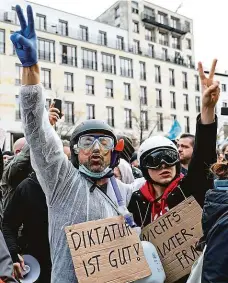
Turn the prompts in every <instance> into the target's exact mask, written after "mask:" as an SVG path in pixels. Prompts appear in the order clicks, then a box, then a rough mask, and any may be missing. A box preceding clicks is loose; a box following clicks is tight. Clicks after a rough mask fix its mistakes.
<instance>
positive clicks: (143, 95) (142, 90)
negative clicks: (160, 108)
mask: <svg viewBox="0 0 228 283" xmlns="http://www.w3.org/2000/svg"><path fill="white" fill-rule="evenodd" d="M140 101H141V104H142V105H147V88H146V86H140Z"/></svg>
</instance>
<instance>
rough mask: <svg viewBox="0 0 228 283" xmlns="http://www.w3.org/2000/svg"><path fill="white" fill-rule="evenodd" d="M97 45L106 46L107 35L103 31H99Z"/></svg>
mask: <svg viewBox="0 0 228 283" xmlns="http://www.w3.org/2000/svg"><path fill="white" fill-rule="evenodd" d="M99 44H101V45H105V46H106V45H107V33H106V32H105V31H101V30H100V31H99Z"/></svg>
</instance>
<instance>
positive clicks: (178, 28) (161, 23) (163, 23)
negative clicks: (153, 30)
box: [141, 12, 190, 35]
mask: <svg viewBox="0 0 228 283" xmlns="http://www.w3.org/2000/svg"><path fill="white" fill-rule="evenodd" d="M141 18H142V21H143V22H145V23H147V24H152V25H154V26H157V27H161V28H164V29H166V30H169V31H173V32H176V33H178V34H181V35H184V34H186V33H188V32H190V27H189V26H188V25H182V24H181V23H180V22H176V24H175V25H174V24H173V22H172V21H170V20H169V19H167V18H162V19H161V18H159V17H158V15H156V14H154V15H148V14H147V13H145V12H143V13H142V15H141Z"/></svg>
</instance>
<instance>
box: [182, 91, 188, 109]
mask: <svg viewBox="0 0 228 283" xmlns="http://www.w3.org/2000/svg"><path fill="white" fill-rule="evenodd" d="M183 95H184V110H185V111H189V104H188V94H183Z"/></svg>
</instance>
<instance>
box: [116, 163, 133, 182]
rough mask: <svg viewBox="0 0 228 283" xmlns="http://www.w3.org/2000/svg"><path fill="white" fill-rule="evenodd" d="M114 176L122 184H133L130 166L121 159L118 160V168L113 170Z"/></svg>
mask: <svg viewBox="0 0 228 283" xmlns="http://www.w3.org/2000/svg"><path fill="white" fill-rule="evenodd" d="M114 175H115V177H116V178H117V179H119V180H120V181H121V182H123V183H124V184H132V183H133V182H134V176H133V173H132V170H131V166H130V164H129V163H127V161H125V160H124V159H122V158H120V163H119V164H118V166H117V167H115V168H114Z"/></svg>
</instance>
